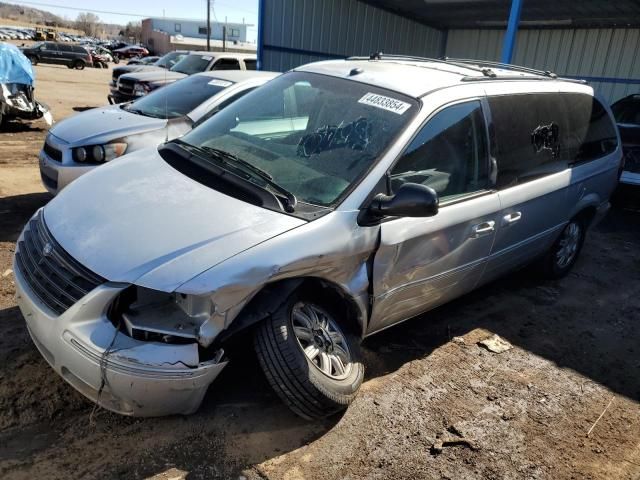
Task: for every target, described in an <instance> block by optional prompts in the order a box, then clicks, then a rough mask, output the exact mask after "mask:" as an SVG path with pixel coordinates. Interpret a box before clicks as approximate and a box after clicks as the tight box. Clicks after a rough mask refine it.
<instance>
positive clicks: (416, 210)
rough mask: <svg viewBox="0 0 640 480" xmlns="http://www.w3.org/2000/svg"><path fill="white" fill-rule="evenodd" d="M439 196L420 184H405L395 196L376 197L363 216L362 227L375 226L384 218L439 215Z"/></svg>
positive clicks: (381, 195) (431, 189) (382, 195)
mask: <svg viewBox="0 0 640 480" xmlns="http://www.w3.org/2000/svg"><path fill="white" fill-rule="evenodd" d="M438 204H439V200H438V194H437V193H436V191H435V190H434V189H433V188H431V187H427V186H426V185H421V184H419V183H405V184H403V185H401V186H400V187H399V188H398V190H397V191H396V193H395V194H393V195H384V194H378V195H376V196H375V197H374V198H373V200H372V201H371V204H370V205H369V208H367V209H366V210H365V211H364V214H362V215H361V218H360V224H361V225H375V224H376V223H378V222H379V221H380V220H381V219H382V218H384V217H432V216H434V215H435V214H437V213H438Z"/></svg>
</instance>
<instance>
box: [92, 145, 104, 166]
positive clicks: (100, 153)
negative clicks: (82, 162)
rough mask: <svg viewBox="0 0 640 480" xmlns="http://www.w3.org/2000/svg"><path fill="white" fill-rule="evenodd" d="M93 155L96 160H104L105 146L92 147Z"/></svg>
mask: <svg viewBox="0 0 640 480" xmlns="http://www.w3.org/2000/svg"><path fill="white" fill-rule="evenodd" d="M91 155H92V156H93V159H94V160H95V161H96V162H104V147H103V146H102V145H96V146H95V147H93V148H92V149H91Z"/></svg>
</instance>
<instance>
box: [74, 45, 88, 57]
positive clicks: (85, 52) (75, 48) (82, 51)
mask: <svg viewBox="0 0 640 480" xmlns="http://www.w3.org/2000/svg"><path fill="white" fill-rule="evenodd" d="M72 48H73V51H74V52H76V53H83V54H85V55H86V54H87V51H86V50H85V49H84V48H82V47H78V46H75V45H73V46H72Z"/></svg>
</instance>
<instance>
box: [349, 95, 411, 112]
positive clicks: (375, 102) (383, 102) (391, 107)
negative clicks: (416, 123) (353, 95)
mask: <svg viewBox="0 0 640 480" xmlns="http://www.w3.org/2000/svg"><path fill="white" fill-rule="evenodd" d="M358 103H363V104H365V105H370V106H372V107H376V108H382V109H383V110H388V111H389V112H393V113H397V114H398V115H402V114H403V113H404V112H406V111H407V110H409V107H411V104H410V103H406V102H402V101H400V100H396V99H395V98H391V97H385V96H384V95H378V94H377V93H366V94H365V95H364V96H363V97H362V98H361V99H360V100H358Z"/></svg>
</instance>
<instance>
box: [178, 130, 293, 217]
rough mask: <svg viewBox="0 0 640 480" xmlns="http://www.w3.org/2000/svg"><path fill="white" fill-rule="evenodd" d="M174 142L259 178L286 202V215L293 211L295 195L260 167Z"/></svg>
mask: <svg viewBox="0 0 640 480" xmlns="http://www.w3.org/2000/svg"><path fill="white" fill-rule="evenodd" d="M174 141H175V142H177V143H179V144H180V145H183V146H185V147H187V148H192V149H195V150H197V151H200V152H202V153H204V154H205V155H207V156H208V157H214V158H216V159H217V160H218V161H220V162H221V163H223V164H226V165H230V166H231V167H232V168H236V169H240V170H242V171H243V172H244V173H247V174H249V175H251V176H253V177H254V178H255V177H258V178H260V179H261V180H262V181H263V182H265V183H266V184H267V185H268V186H270V187H271V188H272V189H273V190H275V191H276V193H278V194H279V195H280V196H282V197H284V198H285V200H286V201H285V202H284V209H285V211H287V212H288V213H292V212H294V211H295V206H296V204H297V203H298V200H297V199H296V197H295V195H294V194H293V193H291V192H290V191H289V190H287V189H286V188H284V187H282V186H281V185H279V184H278V183H276V182H274V181H273V177H272V176H271V175H270V174H269V173H268V172H265V171H264V170H262V169H261V168H260V167H256V166H255V165H253V164H252V163H249V162H247V161H246V160H243V159H241V158H238V157H237V156H235V155H234V154H232V153H229V152H225V151H224V150H220V149H218V148H214V147H207V146H196V145H192V144H190V143H187V142H184V141H182V140H180V139H176V140H174ZM251 183H253V182H251ZM254 185H255V184H254ZM258 186H260V185H258ZM261 188H263V189H265V190H268V189H266V188H265V187H261Z"/></svg>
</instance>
